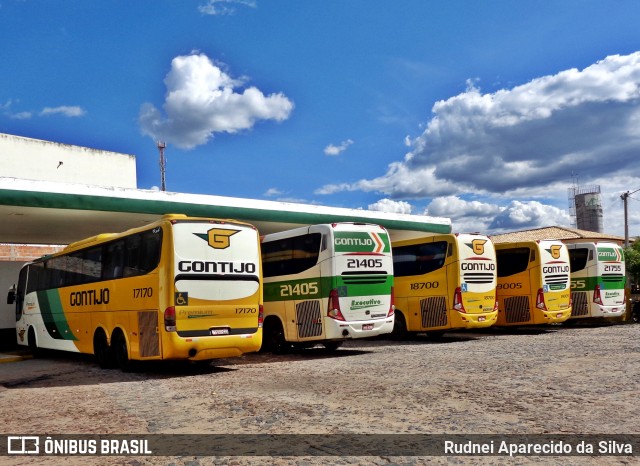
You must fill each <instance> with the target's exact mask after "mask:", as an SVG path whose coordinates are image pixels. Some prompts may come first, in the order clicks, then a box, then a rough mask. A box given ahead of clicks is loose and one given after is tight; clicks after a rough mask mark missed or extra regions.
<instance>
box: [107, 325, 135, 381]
mask: <svg viewBox="0 0 640 466" xmlns="http://www.w3.org/2000/svg"><path fill="white" fill-rule="evenodd" d="M111 349H112V351H113V356H114V359H115V361H116V364H117V365H118V367H119V368H120V370H121V371H122V372H131V370H132V365H133V364H132V361H131V360H130V359H129V351H128V350H127V339H126V338H125V337H124V334H123V333H122V331H121V330H120V329H118V330H116V331H115V332H113V335H112V336H111Z"/></svg>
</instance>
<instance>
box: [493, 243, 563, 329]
mask: <svg viewBox="0 0 640 466" xmlns="http://www.w3.org/2000/svg"><path fill="white" fill-rule="evenodd" d="M495 248H496V255H497V260H498V286H497V296H498V321H497V324H496V325H498V326H511V325H541V324H553V323H559V322H564V321H565V320H567V319H569V317H571V281H570V264H569V253H568V250H567V247H566V245H564V244H563V243H562V242H560V241H551V240H549V241H546V240H545V241H520V242H513V243H498V244H496V245H495Z"/></svg>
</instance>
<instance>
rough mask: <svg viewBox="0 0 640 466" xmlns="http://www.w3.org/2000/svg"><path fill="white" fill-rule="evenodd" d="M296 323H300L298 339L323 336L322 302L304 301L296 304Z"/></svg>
mask: <svg viewBox="0 0 640 466" xmlns="http://www.w3.org/2000/svg"><path fill="white" fill-rule="evenodd" d="M296 322H297V323H298V338H308V337H319V336H320V335H322V317H321V315H320V301H303V302H301V303H300V304H296Z"/></svg>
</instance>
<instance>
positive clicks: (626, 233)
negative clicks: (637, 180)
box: [620, 189, 640, 248]
mask: <svg viewBox="0 0 640 466" xmlns="http://www.w3.org/2000/svg"><path fill="white" fill-rule="evenodd" d="M638 191H640V189H636V190H635V191H633V192H631V193H630V192H629V191H627V192H626V193H622V195H621V196H620V199H622V202H623V203H624V247H625V248H628V247H629V210H628V207H627V200H628V199H629V196H631V195H632V194H634V193H637V192H638Z"/></svg>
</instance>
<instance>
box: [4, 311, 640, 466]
mask: <svg viewBox="0 0 640 466" xmlns="http://www.w3.org/2000/svg"><path fill="white" fill-rule="evenodd" d="M639 368H640V325H624V324H622V325H601V326H586V325H580V326H574V327H561V326H558V327H545V328H541V327H536V328H523V329H519V330H514V329H508V330H505V329H488V330H487V331H483V332H473V333H472V332H456V333H450V334H446V335H445V336H444V337H443V338H441V339H440V340H431V339H428V338H427V337H425V336H416V337H415V338H412V339H411V340H410V341H405V342H392V341H386V340H372V341H351V342H348V343H346V344H345V345H344V346H343V347H342V348H341V349H339V350H338V351H336V352H335V353H330V352H327V351H326V350H324V349H320V348H313V349H309V350H303V351H299V352H296V353H293V354H286V355H271V354H249V355H245V356H243V357H241V358H235V359H225V360H217V361H215V362H214V363H213V364H212V365H211V366H210V367H207V368H202V367H192V366H189V367H185V366H183V365H178V366H170V365H165V364H163V365H153V366H145V367H143V368H142V370H141V371H140V372H137V373H126V374H125V373H122V372H120V371H118V370H102V369H100V368H99V367H98V366H97V364H95V363H94V361H93V359H92V358H91V357H88V356H84V355H73V354H60V353H51V354H47V355H45V356H44V357H43V358H38V359H29V360H24V361H20V362H14V363H7V364H0V419H2V420H3V422H4V427H3V428H2V430H3V431H4V432H6V433H10V434H21V435H29V434H39V435H45V434H46V435H53V434H116V433H117V434H125V433H126V434H149V433H152V434H195V433H197V434H213V433H215V434H225V433H233V434H240V433H242V434H262V433H267V434H320V435H327V434H342V435H344V434H448V435H450V434H496V435H498V436H504V435H505V434H548V435H551V436H553V435H560V434H602V435H604V434H640V421H639V420H640V403H639V402H638V399H637V398H638V394H637V391H638V387H639V386H640V370H639ZM337 438H339V437H337ZM637 454H640V452H636V455H637ZM60 462H61V458H59V457H58V458H50V457H49V458H47V457H4V458H0V463H1V464H10V465H22V464H51V465H54V464H60ZM64 462H65V463H66V464H68V465H76V464H78V465H80V464H83V465H84V464H123V465H141V466H142V465H158V464H167V465H176V466H179V465H189V466H198V465H208V464H227V465H249V464H265V465H266V464H282V465H285V464H286V465H297V466H306V465H316V464H345V465H351V464H363V465H365V464H375V465H384V464H399V465H421V464H427V463H429V464H433V463H435V464H492V465H500V464H533V463H546V464H576V465H577V464H580V465H584V464H594V465H601V464H602V465H609V464H640V456H633V457H632V456H594V457H578V456H565V457H549V456H518V457H515V458H509V457H502V456H484V457H477V456H474V457H470V456H449V457H445V456H430V457H419V456H403V457H387V456H376V457H372V456H367V457H362V456H295V457H262V456H258V457H193V456H181V457H141V456H138V457H98V458H91V457H65V458H64Z"/></svg>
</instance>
